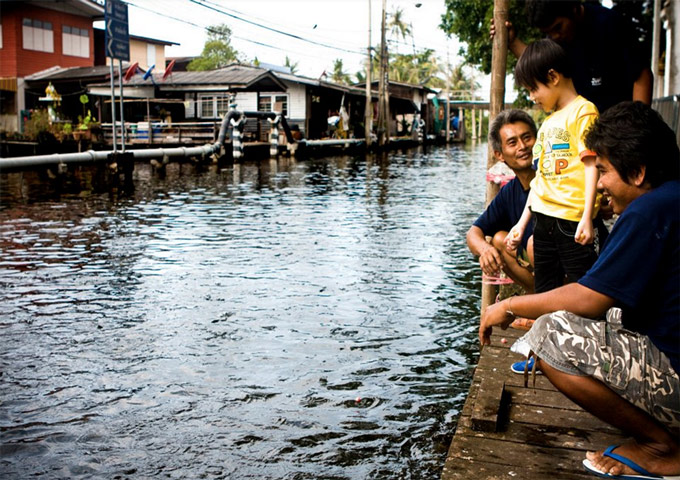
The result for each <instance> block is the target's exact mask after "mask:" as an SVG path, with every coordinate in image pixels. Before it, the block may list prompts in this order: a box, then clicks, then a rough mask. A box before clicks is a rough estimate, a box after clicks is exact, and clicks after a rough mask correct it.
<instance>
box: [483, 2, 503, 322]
mask: <svg viewBox="0 0 680 480" xmlns="http://www.w3.org/2000/svg"><path fill="white" fill-rule="evenodd" d="M508 5H509V0H494V2H493V21H494V24H495V25H499V26H503V25H505V22H506V21H507V20H508ZM507 59H508V30H507V29H506V28H501V27H499V28H497V29H496V35H494V37H493V46H492V50H491V96H490V102H489V124H491V122H492V121H493V119H494V118H495V117H496V115H498V114H499V113H500V112H501V110H503V106H504V103H505V69H506V65H507ZM495 163H496V159H495V157H494V155H493V149H492V148H491V145H489V150H488V153H487V162H486V165H487V170H488V169H489V168H491V167H493V166H494V164H495ZM499 189H500V188H499V186H498V185H496V184H495V183H494V182H487V183H486V205H489V203H491V200H493V199H494V197H495V196H496V195H497V194H498V190H499ZM495 293H496V289H495V287H494V286H493V285H482V313H484V310H485V309H486V307H488V306H489V305H490V304H491V303H493V301H494V296H495Z"/></svg>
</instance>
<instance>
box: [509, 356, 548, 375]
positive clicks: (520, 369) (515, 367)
mask: <svg viewBox="0 0 680 480" xmlns="http://www.w3.org/2000/svg"><path fill="white" fill-rule="evenodd" d="M527 362H529V365H528V366H527V371H528V372H529V373H531V369H532V368H534V357H531V358H530V359H529V360H522V361H521V362H515V363H513V364H512V366H511V367H510V370H512V372H513V373H519V374H520V375H524V364H525V363H527ZM536 375H543V372H541V371H540V370H538V369H536Z"/></svg>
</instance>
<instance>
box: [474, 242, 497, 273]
mask: <svg viewBox="0 0 680 480" xmlns="http://www.w3.org/2000/svg"><path fill="white" fill-rule="evenodd" d="M479 266H480V267H481V268H482V272H484V273H485V274H486V275H490V276H497V275H499V274H500V273H501V269H502V268H503V259H502V258H501V254H500V252H499V251H498V250H496V247H494V246H493V245H488V246H487V247H485V248H484V250H482V253H481V254H480V255H479Z"/></svg>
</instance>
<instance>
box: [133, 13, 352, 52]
mask: <svg viewBox="0 0 680 480" xmlns="http://www.w3.org/2000/svg"><path fill="white" fill-rule="evenodd" d="M129 4H130V5H131V6H133V7H135V8H139V9H140V10H145V11H147V12H150V13H153V14H155V15H158V16H160V17H164V18H168V19H170V20H175V21H177V22H181V23H185V24H187V25H191V26H193V27H197V28H200V29H202V30H205V31H207V32H209V33H218V32H217V30H214V29H213V28H212V27H211V26H204V25H199V24H197V23H194V22H192V21H190V20H187V19H184V18H178V17H173V16H172V15H168V14H166V13H161V12H159V11H157V10H153V9H151V8H148V7H143V6H141V5H137V4H135V3H132V2H129ZM230 38H232V39H235V40H241V41H244V42H248V43H252V44H255V45H260V46H262V47H266V48H271V49H273V50H278V51H281V52H284V53H286V54H292V53H293V52H291V51H290V50H287V49H285V48H281V47H276V46H274V45H269V44H268V43H264V42H260V41H257V40H253V39H250V38H245V37H240V36H238V35H233V34H232V35H231V36H230ZM295 53H296V54H297V55H303V56H305V57H309V58H319V59H325V58H326V57H322V56H319V55H310V54H307V53H304V52H298V51H296V52H295ZM361 55H364V53H363V52H362V53H361Z"/></svg>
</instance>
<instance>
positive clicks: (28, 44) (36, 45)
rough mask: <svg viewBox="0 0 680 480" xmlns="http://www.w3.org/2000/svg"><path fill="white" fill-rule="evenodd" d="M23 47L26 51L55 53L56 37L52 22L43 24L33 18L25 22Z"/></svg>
mask: <svg viewBox="0 0 680 480" xmlns="http://www.w3.org/2000/svg"><path fill="white" fill-rule="evenodd" d="M22 35H23V47H24V50H37V51H39V52H50V53H51V52H54V36H53V35H52V22H43V21H42V20H34V19H32V18H24V20H23V28H22Z"/></svg>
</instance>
